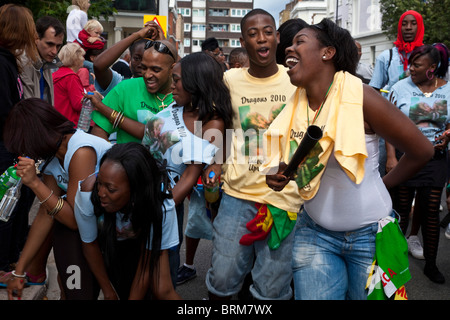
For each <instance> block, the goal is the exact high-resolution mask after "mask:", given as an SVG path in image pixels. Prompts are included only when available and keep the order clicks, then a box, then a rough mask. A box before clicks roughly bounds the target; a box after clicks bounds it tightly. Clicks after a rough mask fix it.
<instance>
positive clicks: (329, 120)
mask: <svg viewBox="0 0 450 320" xmlns="http://www.w3.org/2000/svg"><path fill="white" fill-rule="evenodd" d="M362 102H363V87H362V82H361V80H360V79H359V78H357V77H355V76H352V75H351V74H349V73H347V72H343V71H340V72H337V73H336V74H335V76H334V79H333V83H332V85H331V86H330V88H329V93H328V95H327V98H326V100H325V101H324V103H323V105H322V108H321V109H322V110H321V111H320V113H317V114H316V118H314V123H312V122H311V123H309V120H313V116H314V112H313V111H312V110H308V108H309V107H308V98H307V96H306V91H305V90H304V89H302V88H298V89H297V90H296V92H295V94H294V95H293V96H292V98H291V100H290V101H289V102H288V103H287V105H286V106H285V108H284V109H283V111H282V112H281V113H280V114H279V115H278V117H277V118H276V119H275V120H274V121H273V123H272V124H271V126H270V127H269V129H268V130H267V132H266V133H265V139H264V150H265V156H266V159H265V161H264V164H263V165H262V166H261V167H260V170H261V171H262V172H263V173H265V174H274V173H276V171H277V170H278V165H279V161H284V162H286V163H288V162H289V159H290V157H291V156H292V154H293V153H294V152H295V150H296V148H297V146H298V145H299V144H300V141H301V140H302V138H303V136H304V134H305V132H306V129H307V128H308V126H309V125H311V124H314V125H317V126H318V127H320V128H321V129H322V131H323V137H322V139H320V141H319V142H318V143H317V145H316V146H315V147H314V148H313V149H312V150H311V152H310V153H309V154H308V156H307V157H306V158H305V160H304V161H303V162H302V163H301V164H300V165H299V167H298V169H297V176H296V182H297V186H298V187H299V193H300V196H301V197H302V199H303V200H310V199H312V198H313V197H314V196H315V194H316V193H317V190H318V189H319V186H320V178H321V176H322V175H323V173H324V171H325V170H324V169H325V167H326V165H327V162H328V159H329V157H330V155H331V152H334V156H335V158H336V160H337V161H338V163H339V164H340V166H341V167H342V169H343V170H344V171H345V172H346V173H347V175H348V176H349V178H350V179H351V180H352V181H354V182H355V183H357V184H359V183H360V182H361V181H362V179H363V177H364V162H365V159H366V158H367V149H366V142H365V137H364V116H363V107H362ZM280 150H281V151H280ZM286 150H289V152H286Z"/></svg>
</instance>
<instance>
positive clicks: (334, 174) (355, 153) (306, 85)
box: [260, 19, 434, 300]
mask: <svg viewBox="0 0 450 320" xmlns="http://www.w3.org/2000/svg"><path fill="white" fill-rule="evenodd" d="M357 63H358V57H357V48H356V45H355V43H354V40H353V38H352V37H351V35H350V33H349V32H348V31H347V30H345V29H342V28H340V27H338V26H337V25H336V24H335V23H333V22H332V21H330V20H328V19H324V20H322V21H321V22H320V23H319V24H317V25H311V26H308V27H305V28H303V29H302V30H300V31H299V32H298V33H297V35H296V36H295V37H294V40H293V43H292V46H290V47H288V48H287V49H286V64H287V66H288V67H289V68H290V69H289V71H288V74H289V76H290V79H291V83H292V84H294V85H295V86H297V87H298V88H297V91H296V92H295V94H294V96H293V97H292V99H291V101H290V102H288V104H287V105H286V107H285V108H284V109H283V111H282V112H281V113H280V114H279V116H278V117H277V118H276V119H275V121H274V122H273V123H272V125H271V126H270V127H269V129H268V131H267V133H266V138H267V141H266V145H268V146H271V148H273V146H274V145H276V144H277V143H279V145H280V146H281V147H282V146H286V147H291V150H290V152H285V150H284V149H285V148H283V149H281V152H280V154H282V155H283V157H279V156H277V155H276V154H275V153H271V155H272V157H269V158H268V159H267V161H266V162H265V163H264V165H263V166H262V167H261V169H260V170H261V171H262V172H264V173H267V174H269V175H268V176H267V179H266V181H267V183H268V185H269V186H270V187H272V188H273V189H274V190H277V191H278V190H281V189H282V188H283V186H284V185H285V184H286V183H287V182H288V181H290V180H291V179H295V181H296V182H297V185H298V188H299V193H300V197H301V198H302V200H303V201H304V206H303V211H301V215H300V218H299V221H297V226H296V229H295V238H294V248H293V261H292V266H293V273H294V287H295V298H296V299H307V300H313V299H319V300H320V299H322V300H323V299H332V300H340V299H352V300H356V299H357V300H364V299H368V293H369V292H368V291H367V290H366V283H367V280H368V277H369V271H370V267H371V265H372V263H373V261H374V258H375V257H376V256H378V251H377V250H376V248H377V247H378V242H376V234H377V230H378V227H379V221H380V220H382V221H385V222H388V221H389V222H393V223H394V226H395V224H396V223H397V222H396V219H394V218H395V212H394V211H393V209H392V202H391V198H390V196H389V192H388V190H389V189H390V188H392V187H393V186H395V185H397V184H399V183H400V182H402V181H404V180H405V179H407V178H408V177H410V176H411V175H413V174H414V173H415V172H417V171H418V170H419V169H420V168H421V167H422V166H423V165H424V164H425V163H426V162H427V161H428V160H429V159H430V158H431V157H432V156H433V154H434V151H433V147H432V145H431V143H430V142H429V141H428V140H427V139H426V138H424V136H423V135H422V134H421V133H420V131H419V130H418V129H417V128H416V126H415V125H414V124H413V123H411V121H410V120H409V119H408V118H407V117H406V116H405V115H404V114H402V112H400V111H399V110H398V109H396V108H395V107H394V106H393V105H392V104H391V103H390V102H389V101H388V100H386V99H385V98H383V97H382V96H381V95H380V94H379V93H377V92H376V91H375V90H373V89H372V88H371V87H369V86H368V85H365V84H363V83H362V81H361V80H360V79H359V78H358V77H356V76H355V70H356V66H357ZM286 124H289V125H288V126H286ZM312 125H314V126H317V127H319V128H321V129H322V132H323V135H322V138H321V139H320V140H319V141H318V142H317V144H316V146H315V147H314V148H313V149H312V151H311V153H310V154H309V155H308V156H306V158H305V160H304V161H303V162H302V163H301V164H300V165H299V166H298V169H297V172H296V174H295V175H294V177H291V176H285V175H284V174H283V171H282V170H274V169H275V168H279V167H281V168H283V166H280V161H281V162H286V163H287V162H289V160H290V159H289V154H292V153H293V152H295V150H292V146H297V145H299V144H300V142H301V138H302V137H303V136H305V133H306V130H307V128H308V127H310V126H312ZM290 132H299V133H303V134H298V135H296V136H295V137H292V138H291V135H290V134H289V133H290ZM378 135H380V136H381V137H383V138H384V139H386V141H389V142H391V143H392V144H394V145H396V146H397V147H398V148H399V149H401V150H403V151H404V156H403V157H402V158H401V159H400V161H399V165H398V166H397V167H395V169H394V170H392V171H391V172H389V174H387V175H386V176H384V177H383V178H381V177H380V174H379V172H378ZM400 162H401V163H400ZM299 176H301V177H302V178H301V179H298V177H299ZM300 181H301V182H302V184H301V185H300ZM396 229H397V232H396V233H394V236H395V237H396V239H397V238H398V239H400V240H398V241H399V243H401V244H403V245H404V247H405V246H406V240H405V238H404V236H403V234H402V233H401V231H400V230H398V229H399V228H396ZM396 229H395V228H394V230H396ZM376 243H377V245H375V244H376ZM404 247H400V248H404ZM404 253H405V252H404V251H393V252H392V254H393V255H395V256H401V262H405V259H406V262H407V251H406V256H405V254H404ZM389 267H390V268H393V269H392V270H394V269H395V272H396V273H397V275H398V276H397V277H394V278H393V279H389V280H390V281H393V282H394V283H395V284H396V286H399V287H400V286H401V285H402V284H404V283H405V282H406V281H408V280H409V278H410V276H409V272H408V265H407V264H406V267H405V265H404V263H403V264H401V263H400V264H399V266H398V268H396V267H397V266H396V267H394V266H389ZM403 271H405V272H404V273H401V272H403ZM391 276H392V274H391ZM391 295H392V293H389V294H388V297H390V296H391Z"/></svg>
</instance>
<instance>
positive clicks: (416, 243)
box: [407, 236, 425, 260]
mask: <svg viewBox="0 0 450 320" xmlns="http://www.w3.org/2000/svg"><path fill="white" fill-rule="evenodd" d="M407 242H408V251H409V253H411V255H412V256H413V257H414V258H416V259H422V260H423V259H425V257H424V256H423V248H422V244H421V243H420V240H419V238H418V237H417V236H409V237H408V239H407Z"/></svg>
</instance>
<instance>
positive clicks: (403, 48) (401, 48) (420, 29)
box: [394, 10, 425, 70]
mask: <svg viewBox="0 0 450 320" xmlns="http://www.w3.org/2000/svg"><path fill="white" fill-rule="evenodd" d="M407 15H413V16H414V18H415V19H416V21H417V32H416V37H415V38H414V40H413V41H412V42H405V41H403V34H402V23H403V19H404V18H405V17H406V16H407ZM424 34H425V26H424V25H423V18H422V15H421V14H420V13H418V12H417V11H414V10H408V11H406V12H405V13H403V14H402V16H401V17H400V20H399V21H398V27H397V40H396V41H395V42H394V44H395V46H396V47H397V48H398V52H399V53H400V54H401V56H402V58H403V70H406V69H407V68H408V56H407V54H408V53H410V52H411V51H413V50H414V48H415V47H420V46H422V45H423V35H424Z"/></svg>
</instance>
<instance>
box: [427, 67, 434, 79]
mask: <svg viewBox="0 0 450 320" xmlns="http://www.w3.org/2000/svg"><path fill="white" fill-rule="evenodd" d="M428 72H430V70H429V69H428V70H427V73H426V75H427V78H428V80H433V78H434V73H433V72H434V70H433V71H431V77H430V76H429V75H428Z"/></svg>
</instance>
